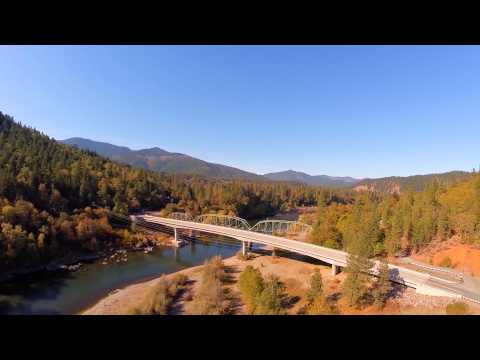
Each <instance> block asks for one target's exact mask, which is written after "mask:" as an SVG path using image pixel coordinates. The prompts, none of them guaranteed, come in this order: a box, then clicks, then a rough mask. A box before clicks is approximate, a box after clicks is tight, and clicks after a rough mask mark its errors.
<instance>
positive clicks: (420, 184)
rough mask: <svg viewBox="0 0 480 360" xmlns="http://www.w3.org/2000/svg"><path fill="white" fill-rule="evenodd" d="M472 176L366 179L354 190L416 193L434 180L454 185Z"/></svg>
mask: <svg viewBox="0 0 480 360" xmlns="http://www.w3.org/2000/svg"><path fill="white" fill-rule="evenodd" d="M470 176H471V173H469V172H465V171H450V172H446V173H441V174H427V175H413V176H405V177H400V176H391V177H385V178H378V179H364V180H362V181H360V182H359V183H357V184H356V185H355V187H354V190H357V191H362V190H367V191H378V192H388V193H394V192H400V191H402V190H404V189H406V188H412V189H413V190H416V191H421V190H424V189H425V187H426V186H427V185H428V184H430V183H432V182H433V181H434V180H436V181H438V182H440V183H443V184H446V185H447V184H452V183H455V182H458V181H461V180H464V179H466V178H468V177H470Z"/></svg>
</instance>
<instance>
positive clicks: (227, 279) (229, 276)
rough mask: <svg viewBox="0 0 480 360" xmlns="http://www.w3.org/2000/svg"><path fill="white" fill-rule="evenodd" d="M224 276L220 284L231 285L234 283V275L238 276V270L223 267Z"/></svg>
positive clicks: (236, 268)
mask: <svg viewBox="0 0 480 360" xmlns="http://www.w3.org/2000/svg"><path fill="white" fill-rule="evenodd" d="M223 270H224V276H223V278H222V283H223V284H225V285H233V284H235V283H236V281H235V274H238V273H239V272H240V270H239V269H238V267H237V266H235V265H232V266H225V267H224V269H223Z"/></svg>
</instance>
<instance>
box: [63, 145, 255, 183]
mask: <svg viewBox="0 0 480 360" xmlns="http://www.w3.org/2000/svg"><path fill="white" fill-rule="evenodd" d="M58 141H59V142H60V143H63V144H67V145H71V146H76V147H78V148H80V149H83V150H89V151H93V152H95V153H97V154H99V155H102V156H105V157H108V158H109V159H111V160H114V161H118V162H121V163H125V164H129V165H132V166H137V167H141V168H143V169H147V170H153V171H160V172H166V173H180V174H197V175H202V176H207V177H212V178H225V179H246V180H265V179H264V178H263V177H262V176H261V175H257V174H254V173H250V172H248V171H244V170H241V169H237V168H235V167H232V166H227V165H222V164H215V163H211V162H207V161H204V160H201V159H197V158H194V157H192V156H189V155H186V154H182V153H173V152H169V151H167V150H164V149H161V148H159V147H153V148H148V149H140V150H132V149H130V148H128V147H125V146H118V145H113V144H110V143H106V142H101V141H95V140H90V139H85V138H81V137H73V138H69V139H65V140H58Z"/></svg>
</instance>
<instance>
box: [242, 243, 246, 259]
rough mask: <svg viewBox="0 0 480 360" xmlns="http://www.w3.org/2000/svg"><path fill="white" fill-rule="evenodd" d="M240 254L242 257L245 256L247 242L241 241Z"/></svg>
mask: <svg viewBox="0 0 480 360" xmlns="http://www.w3.org/2000/svg"><path fill="white" fill-rule="evenodd" d="M242 254H243V256H247V242H246V241H242Z"/></svg>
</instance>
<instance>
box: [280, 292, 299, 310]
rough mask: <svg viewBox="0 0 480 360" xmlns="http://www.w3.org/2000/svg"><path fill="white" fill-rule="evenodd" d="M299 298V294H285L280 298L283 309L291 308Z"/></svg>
mask: <svg viewBox="0 0 480 360" xmlns="http://www.w3.org/2000/svg"><path fill="white" fill-rule="evenodd" d="M300 300H301V298H300V296H289V295H285V296H284V298H283V299H282V306H283V307H284V308H285V309H291V308H293V307H294V306H295V305H296V304H297V303H298V302H299V301H300Z"/></svg>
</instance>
